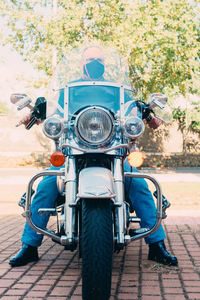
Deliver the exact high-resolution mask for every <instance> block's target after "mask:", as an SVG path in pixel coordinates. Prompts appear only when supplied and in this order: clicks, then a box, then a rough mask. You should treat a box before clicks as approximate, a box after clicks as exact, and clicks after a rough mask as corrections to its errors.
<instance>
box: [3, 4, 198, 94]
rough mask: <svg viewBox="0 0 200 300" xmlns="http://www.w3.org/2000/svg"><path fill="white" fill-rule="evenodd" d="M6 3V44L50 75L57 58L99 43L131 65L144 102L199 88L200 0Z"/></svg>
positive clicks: (132, 76) (134, 81)
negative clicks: (167, 93)
mask: <svg viewBox="0 0 200 300" xmlns="http://www.w3.org/2000/svg"><path fill="white" fill-rule="evenodd" d="M52 3H53V1H52V0H45V1H44V0H30V1H25V0H22V1H11V0H2V1H1V5H0V9H1V11H2V15H4V17H5V19H6V20H7V24H8V27H9V28H10V31H9V35H8V36H7V37H4V43H11V44H12V46H13V47H14V48H15V49H16V50H17V51H18V52H19V53H21V54H22V55H23V57H24V58H25V59H27V60H29V61H30V62H32V63H33V64H34V65H36V66H37V68H38V69H42V70H44V71H45V72H46V73H47V74H48V75H51V74H52V71H53V63H52V61H53V55H54V53H55V51H56V54H57V59H58V61H59V60H60V58H61V57H62V55H63V53H64V52H65V50H66V49H69V48H72V47H76V46H78V45H79V44H80V43H83V42H84V41H91V40H94V39H95V40H100V41H103V42H104V43H105V44H107V45H112V46H114V47H115V48H117V49H118V50H119V51H120V52H121V53H122V54H123V55H124V56H125V57H126V58H127V59H128V62H129V66H130V77H131V80H132V83H133V85H135V86H136V88H138V90H140V91H141V93H142V94H143V95H144V96H147V94H148V93H153V92H162V91H165V88H168V89H172V90H174V89H176V90H177V92H178V93H181V94H186V93H188V92H189V93H194V92H196V91H197V90H198V86H199V59H198V57H199V40H200V38H199V36H200V31H199V15H200V13H199V10H200V7H199V5H198V3H199V0H193V1H188V0H174V1H171V0H165V1H161V0H148V1H141V0H134V1H131V0H130V1H127V0H71V1H69V0H57V9H56V8H55V7H54V8H53V7H52Z"/></svg>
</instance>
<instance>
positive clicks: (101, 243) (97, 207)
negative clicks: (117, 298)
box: [81, 199, 113, 300]
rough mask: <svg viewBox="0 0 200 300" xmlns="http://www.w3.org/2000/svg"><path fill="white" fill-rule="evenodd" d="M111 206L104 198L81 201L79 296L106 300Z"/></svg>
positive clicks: (108, 278) (108, 285)
mask: <svg viewBox="0 0 200 300" xmlns="http://www.w3.org/2000/svg"><path fill="white" fill-rule="evenodd" d="M112 224H113V222H112V206H111V201H110V200H107V199H83V200H82V239H81V252H82V297H83V299H84V300H108V299H109V298H110V290H111V277H112V260H113V228H112Z"/></svg>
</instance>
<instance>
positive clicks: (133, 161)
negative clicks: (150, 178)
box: [128, 151, 144, 168]
mask: <svg viewBox="0 0 200 300" xmlns="http://www.w3.org/2000/svg"><path fill="white" fill-rule="evenodd" d="M143 162H144V155H143V154H142V152H139V151H132V152H131V153H130V154H129V156H128V163H129V165H130V166H131V167H135V168H137V167H140V166H141V165H142V164H143Z"/></svg>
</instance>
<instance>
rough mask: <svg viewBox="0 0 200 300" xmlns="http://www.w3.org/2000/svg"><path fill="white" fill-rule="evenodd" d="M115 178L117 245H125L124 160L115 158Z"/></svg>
mask: <svg viewBox="0 0 200 300" xmlns="http://www.w3.org/2000/svg"><path fill="white" fill-rule="evenodd" d="M113 178H114V185H115V193H116V195H117V196H116V198H115V203H116V204H117V205H118V207H116V209H115V217H116V224H115V228H116V232H117V243H118V244H124V241H125V240H124V236H125V233H126V220H125V211H124V209H125V205H123V204H124V200H125V196H124V176H123V169H122V159H120V158H115V159H114V166H113Z"/></svg>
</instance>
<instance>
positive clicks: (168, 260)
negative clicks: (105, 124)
mask: <svg viewBox="0 0 200 300" xmlns="http://www.w3.org/2000/svg"><path fill="white" fill-rule="evenodd" d="M82 70H83V75H82V78H81V79H80V80H79V81H84V80H104V79H103V74H104V56H103V52H102V50H101V48H99V47H98V46H91V47H88V48H86V49H85V51H84V52H83V55H82ZM61 94H62V93H61ZM126 97H127V95H125V98H126ZM128 100H131V99H128ZM132 100H133V99H132ZM130 103H132V102H128V105H127V110H131V111H130V114H135V113H137V107H136V106H134V105H130ZM56 113H60V114H62V113H63V98H62V97H61V96H60V99H59V101H58V108H57V112H56ZM29 120H30V115H27V116H26V117H25V118H24V119H22V120H21V122H20V124H25V125H26V124H27V123H28V122H29ZM145 122H146V121H145ZM159 125H160V120H158V119H157V118H155V117H152V118H151V119H150V120H149V121H148V126H149V127H150V128H153V129H156V128H157V127H158V126H159ZM50 169H51V170H55V169H59V168H56V167H53V166H51V167H50ZM124 170H125V172H130V171H131V167H130V166H129V164H128V162H127V161H126V162H125V165H124ZM133 171H134V172H138V171H137V170H136V169H135V168H134V170H133ZM129 184H130V178H125V189H126V191H127V190H129V197H130V201H131V204H132V206H133V208H134V210H135V212H136V215H137V217H139V218H140V219H141V227H144V228H148V227H152V226H153V225H154V223H155V218H156V216H155V214H156V207H155V203H154V199H153V197H152V194H151V192H150V191H149V189H148V185H147V183H146V181H145V180H144V179H142V178H132V185H131V188H130V189H129ZM57 195H58V190H57V183H56V176H45V177H44V178H43V180H41V181H40V183H39V185H38V188H37V192H36V194H35V196H34V197H33V201H32V220H33V222H34V223H35V224H36V225H37V226H39V227H41V228H46V225H47V223H48V220H49V216H47V215H43V216H39V215H38V209H39V208H45V207H54V203H55V200H56V198H57ZM165 238H166V235H165V232H164V229H163V227H162V225H160V227H159V229H158V230H157V231H156V232H155V233H153V234H152V235H150V236H148V237H146V238H145V241H146V243H147V244H148V245H149V253H148V259H149V260H154V261H157V262H159V263H163V264H167V265H178V260H177V258H176V257H174V256H172V255H171V254H170V253H169V252H168V251H167V250H166V247H165V244H164V239H165ZM42 239H43V235H41V234H38V233H37V232H36V231H35V230H33V229H32V228H31V227H30V226H29V225H28V223H27V222H26V224H25V227H24V231H23V234H22V238H21V241H22V248H21V250H20V252H19V253H18V254H17V255H16V256H15V257H13V258H12V259H11V260H10V262H9V264H10V265H11V266H12V267H17V266H23V265H26V264H27V263H29V262H31V261H37V260H38V259H39V257H38V250H37V248H38V247H39V246H40V245H41V243H42Z"/></svg>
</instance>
